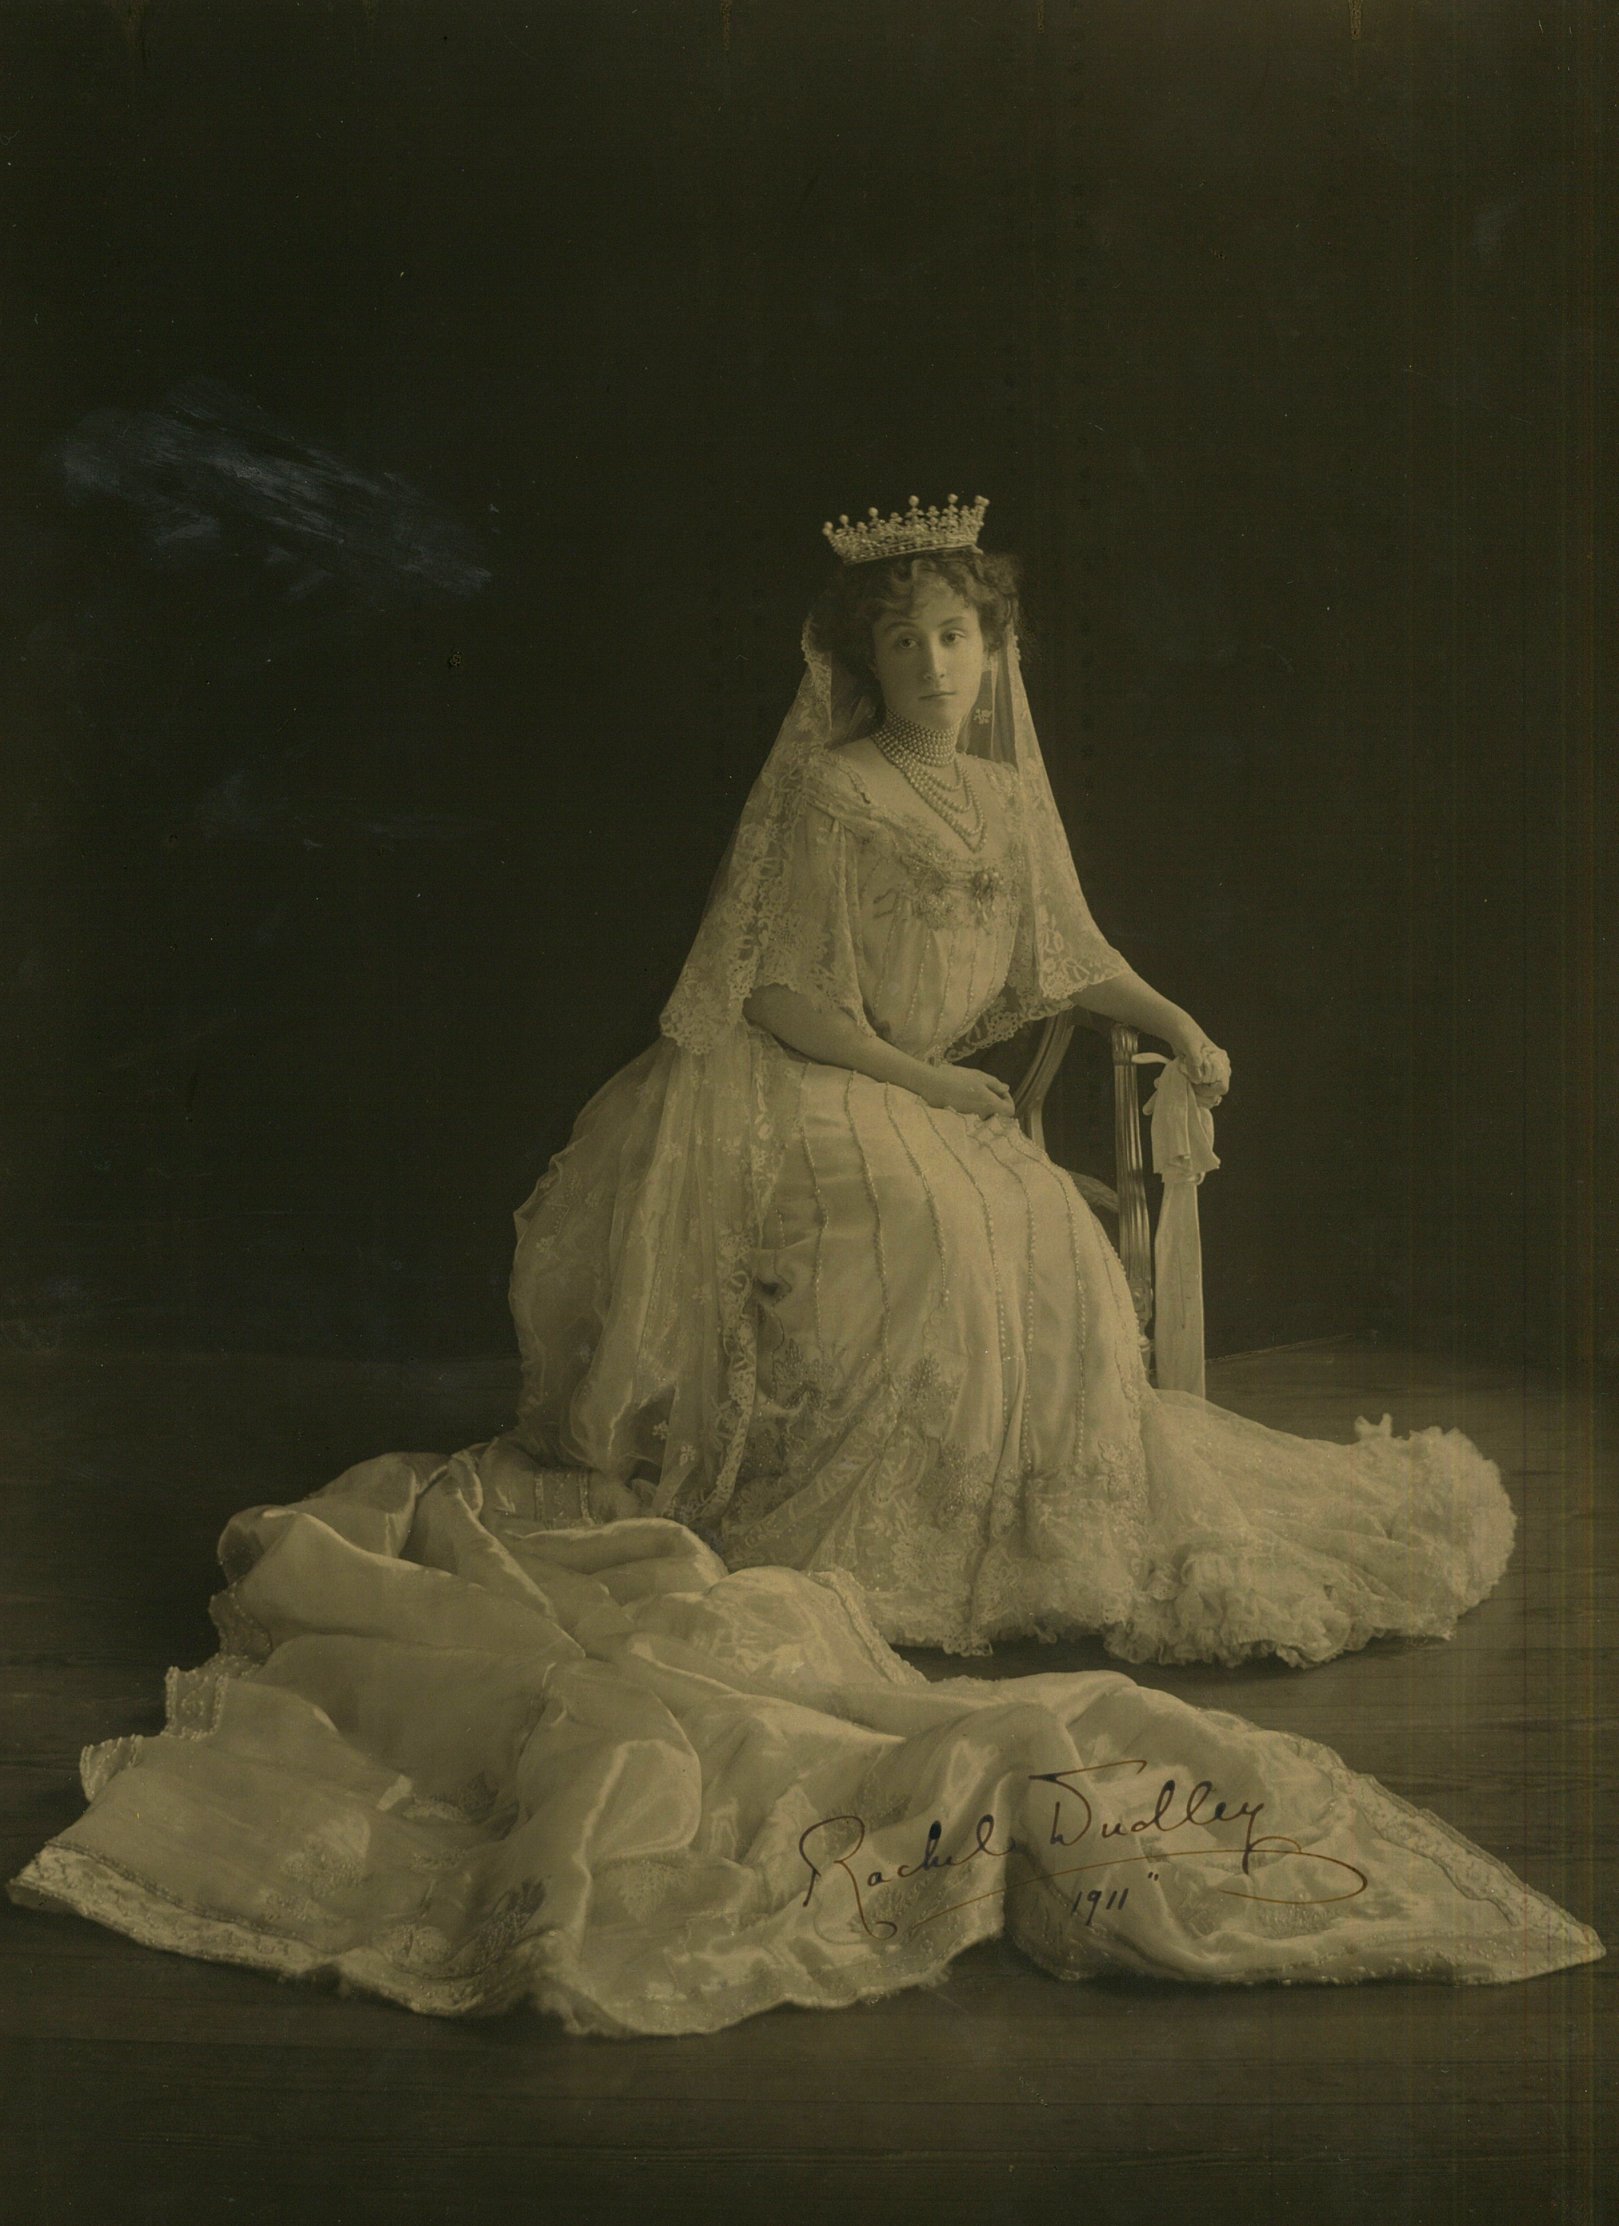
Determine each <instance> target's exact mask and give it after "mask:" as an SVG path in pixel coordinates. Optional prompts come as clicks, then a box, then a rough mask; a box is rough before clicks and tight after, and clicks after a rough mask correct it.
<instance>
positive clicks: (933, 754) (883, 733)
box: [871, 716, 960, 767]
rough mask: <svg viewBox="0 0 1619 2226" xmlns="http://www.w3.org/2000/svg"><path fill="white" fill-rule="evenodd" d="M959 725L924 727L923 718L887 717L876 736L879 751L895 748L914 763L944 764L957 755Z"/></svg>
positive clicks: (873, 738) (875, 740)
mask: <svg viewBox="0 0 1619 2226" xmlns="http://www.w3.org/2000/svg"><path fill="white" fill-rule="evenodd" d="M959 732H960V728H959V727H930V726H924V725H923V724H922V722H921V721H920V720H919V719H896V718H893V717H891V716H890V717H885V718H884V720H883V723H882V725H881V726H880V727H879V728H878V729H877V731H876V733H875V734H874V735H873V736H872V738H871V739H872V740H873V742H875V743H876V745H877V747H878V749H879V750H882V751H884V752H888V751H892V752H893V753H894V754H895V755H897V756H899V757H907V758H910V759H911V760H912V762H913V763H919V764H922V765H928V766H939V767H943V766H946V765H948V764H949V763H950V760H951V759H952V758H953V757H954V756H955V754H956V736H957V735H958V733H959Z"/></svg>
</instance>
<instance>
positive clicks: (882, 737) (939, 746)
mask: <svg viewBox="0 0 1619 2226" xmlns="http://www.w3.org/2000/svg"><path fill="white" fill-rule="evenodd" d="M871 739H872V741H873V742H875V743H876V745H877V747H878V749H879V750H880V751H881V752H882V754H883V756H884V757H885V758H887V760H888V762H889V764H890V765H891V766H893V768H894V770H895V772H896V773H898V774H900V775H901V776H902V777H903V778H904V779H905V780H907V781H908V782H909V783H910V785H911V787H912V788H913V789H914V790H915V792H916V794H917V795H918V796H919V797H920V798H921V800H922V802H923V803H924V804H926V805H927V807H928V809H929V810H930V811H932V812H934V813H936V814H937V815H938V817H939V818H940V819H942V820H943V821H944V823H945V825H946V826H947V827H948V828H949V829H950V831H951V833H952V834H954V835H955V836H957V837H958V838H959V840H960V841H961V842H962V843H963V844H964V845H965V846H966V848H967V849H968V850H981V849H982V848H983V843H984V815H983V813H982V811H981V810H980V809H979V807H978V800H977V798H976V797H975V796H974V794H973V791H972V783H971V782H970V781H969V780H968V778H967V769H966V767H965V766H964V765H962V764H960V763H959V762H958V760H957V752H956V738H955V736H954V735H953V734H946V733H944V732H943V731H942V730H941V729H940V728H938V727H927V726H921V725H919V724H918V723H917V722H916V721H915V720H914V719H885V720H884V721H883V723H882V725H881V726H880V727H879V728H878V729H877V731H876V733H875V734H874V735H873V736H872V737H871ZM947 765H954V766H955V770H956V778H955V780H954V782H951V781H949V780H948V779H947V778H946V775H945V770H944V769H945V767H946V766H947Z"/></svg>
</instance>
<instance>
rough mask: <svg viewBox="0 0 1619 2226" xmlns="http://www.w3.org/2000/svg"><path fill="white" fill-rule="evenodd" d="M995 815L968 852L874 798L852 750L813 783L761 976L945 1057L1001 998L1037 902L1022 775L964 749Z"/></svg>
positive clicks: (917, 1051) (981, 798) (836, 755)
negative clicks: (1023, 816)
mask: <svg viewBox="0 0 1619 2226" xmlns="http://www.w3.org/2000/svg"><path fill="white" fill-rule="evenodd" d="M961 762H962V768H963V774H964V777H965V778H966V779H967V780H968V781H970V783H971V784H972V788H973V792H974V795H975V797H976V799H977V802H978V805H979V809H980V810H981V812H982V814H983V819H984V841H983V845H982V848H981V849H980V850H978V851H976V852H971V853H969V852H967V851H966V850H964V849H963V848H962V846H961V845H960V844H959V843H957V842H955V841H954V840H952V839H951V838H950V837H949V836H948V835H947V834H946V833H945V832H944V830H943V829H942V827H941V829H940V831H939V832H938V833H937V834H936V833H934V832H933V831H932V829H931V828H930V827H929V826H928V825H927V824H926V813H927V807H926V806H925V805H923V804H922V803H921V801H920V799H919V800H918V804H917V810H916V813H915V814H910V813H904V814H902V813H900V812H896V811H894V810H892V809H890V808H889V807H888V806H886V805H885V804H883V803H882V802H880V801H879V800H878V799H876V798H875V797H874V796H873V794H872V792H871V789H870V788H869V786H868V785H867V783H866V781H865V780H864V779H863V778H862V776H861V774H860V772H859V770H858V769H857V767H856V766H855V764H854V763H853V762H852V761H851V760H850V759H849V757H848V756H847V754H846V753H845V752H843V751H828V752H826V753H824V754H823V756H822V757H821V758H820V759H819V760H818V761H817V763H816V765H815V767H814V769H813V772H812V774H811V776H810V778H809V780H808V782H807V784H806V794H805V798H804V804H803V808H802V811H801V814H800V821H799V826H798V829H797V831H796V840H795V842H794V845H793V851H792V858H791V863H790V867H789V871H788V874H787V875H786V877H785V878H784V881H783V885H782V891H781V903H780V908H779V913H778V916H777V918H776V920H775V922H774V923H773V928H772V932H771V934H770V935H769V937H768V938H767V950H766V953H765V954H764V955H762V956H761V959H760V962H759V979H760V981H761V982H762V981H764V980H766V979H769V980H771V981H776V982H780V983H781V985H782V986H784V987H786V988H791V989H798V990H800V991H801V992H803V993H805V994H808V995H811V996H814V997H816V998H817V999H818V1000H820V1001H824V1002H828V1003H831V1004H832V1005H834V1006H836V1007H837V1008H839V1009H841V1010H844V1011H847V1012H850V1013H852V1014H854V1016H855V1017H857V1018H863V1019H865V1020H866V1021H867V1022H868V1023H869V1024H870V1026H872V1027H873V1028H874V1029H875V1030H876V1032H877V1033H878V1034H879V1035H880V1036H882V1037H883V1038H884V1039H885V1040H886V1041H887V1042H889V1043H892V1044H894V1045H896V1046H897V1047H898V1048H899V1049H900V1050H902V1051H906V1052H909V1053H910V1054H911V1055H912V1056H913V1057H914V1058H919V1059H942V1058H944V1057H945V1056H946V1055H947V1053H948V1052H949V1051H950V1049H951V1047H952V1046H953V1045H955V1044H956V1043H957V1042H958V1041H960V1040H961V1039H962V1038H963V1037H965V1036H966V1035H967V1034H968V1032H969V1031H970V1030H971V1029H972V1028H973V1026H974V1025H975V1023H977V1022H978V1021H980V1020H981V1019H982V1017H983V1015H984V1014H985V1012H986V1011H987V1010H988V1009H989V1008H990V1006H991V1005H992V1004H993V1003H994V1002H995V1000H996V999H997V998H998V997H999V996H1000V994H1001V992H1002V990H1003V989H1004V987H1005V984H1006V979H1007V970H1008V967H1009V965H1010V963H1011V959H1012V953H1013V949H1014V945H1015V941H1016V933H1017V925H1018V919H1019V915H1020V911H1021V909H1022V907H1023V905H1024V902H1025V891H1024V889H1023V885H1022V884H1023V874H1022V871H1021V859H1022V850H1021V845H1020V844H1019V843H1018V842H1017V840H1016V828H1015V821H1014V816H1013V814H1014V803H1013V797H1014V788H1015V776H1013V775H1012V774H1011V773H1010V772H1009V771H1008V770H1006V769H1004V768H1002V767H998V766H994V765H989V764H986V763H983V762H980V761H977V760H974V759H971V758H963V759H962V761H961Z"/></svg>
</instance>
